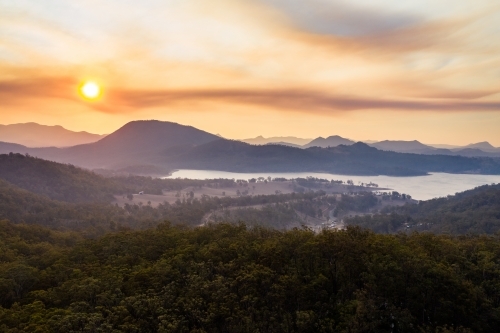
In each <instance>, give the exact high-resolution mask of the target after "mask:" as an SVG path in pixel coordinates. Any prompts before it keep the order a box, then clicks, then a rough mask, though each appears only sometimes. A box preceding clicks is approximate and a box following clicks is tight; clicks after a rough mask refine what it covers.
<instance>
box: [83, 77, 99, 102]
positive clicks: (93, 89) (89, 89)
mask: <svg viewBox="0 0 500 333" xmlns="http://www.w3.org/2000/svg"><path fill="white" fill-rule="evenodd" d="M80 93H81V94H82V95H83V97H85V98H88V99H96V98H98V97H99V96H100V95H101V87H100V86H99V85H98V84H97V83H95V82H94V81H87V82H85V83H83V84H82V86H81V87H80Z"/></svg>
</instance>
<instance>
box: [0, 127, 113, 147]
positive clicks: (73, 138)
mask: <svg viewBox="0 0 500 333" xmlns="http://www.w3.org/2000/svg"><path fill="white" fill-rule="evenodd" d="M103 137H105V135H98V134H92V133H87V132H73V131H70V130H67V129H65V128H64V127H61V126H46V125H40V124H37V123H25V124H13V125H0V141H5V142H11V143H17V144H21V145H23V146H26V147H69V146H75V145H79V144H85V143H92V142H96V141H98V140H100V139H102V138H103Z"/></svg>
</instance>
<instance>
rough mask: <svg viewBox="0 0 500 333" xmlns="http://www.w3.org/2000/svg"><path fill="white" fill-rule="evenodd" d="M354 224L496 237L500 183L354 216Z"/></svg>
mask: <svg viewBox="0 0 500 333" xmlns="http://www.w3.org/2000/svg"><path fill="white" fill-rule="evenodd" d="M348 223H349V224H351V225H358V226H361V227H364V228H369V229H372V230H373V231H375V232H381V233H392V232H397V231H402V230H419V231H431V232H434V233H446V234H457V235H460V234H462V235H463V234H468V233H472V234H495V233H498V232H499V231H500V184H496V185H485V186H480V187H477V188H475V189H473V190H469V191H465V192H461V193H457V194H456V195H454V196H448V197H446V198H437V199H432V200H427V201H421V202H419V204H418V205H415V204H406V205H405V206H402V207H387V208H386V209H385V210H383V211H382V214H378V215H374V216H363V217H355V218H352V219H349V220H348Z"/></svg>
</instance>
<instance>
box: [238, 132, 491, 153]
mask: <svg viewBox="0 0 500 333" xmlns="http://www.w3.org/2000/svg"><path fill="white" fill-rule="evenodd" d="M257 138H262V137H257ZM257 138H256V139H257ZM287 138H289V137H280V139H281V141H279V142H272V140H268V141H269V142H267V141H266V142H265V143H254V142H257V141H252V140H254V139H248V140H244V142H247V143H251V144H272V145H283V146H290V147H296V148H310V147H321V148H328V147H336V146H339V145H352V144H354V143H356V141H353V140H350V139H346V138H343V137H341V136H338V135H332V136H329V137H327V138H323V137H318V138H316V139H314V140H311V141H309V142H307V143H305V144H297V143H296V142H299V140H302V142H303V141H304V140H307V139H299V138H296V137H292V138H293V140H287ZM292 141H293V142H292ZM259 142H264V141H262V140H261V141H259ZM364 143H366V144H368V145H369V146H372V147H375V148H377V149H380V150H385V151H394V152H399V153H413V154H424V155H459V156H467V157H500V148H496V147H494V146H492V145H491V144H490V143H489V142H478V143H473V144H469V145H467V146H452V145H440V144H436V145H427V144H423V143H421V142H419V141H417V140H413V141H403V140H384V141H370V140H367V141H364Z"/></svg>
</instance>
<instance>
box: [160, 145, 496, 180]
mask: <svg viewBox="0 0 500 333" xmlns="http://www.w3.org/2000/svg"><path fill="white" fill-rule="evenodd" d="M162 163H164V164H165V165H167V166H168V167H169V168H171V169H206V170H222V171H233V172H261V171H265V172H299V171H310V172H328V173H338V174H351V175H392V176H410V175H412V176H414V175H425V174H427V173H428V172H449V173H471V172H473V173H491V174H499V173H500V161H497V160H493V159H489V158H467V157H461V156H441V155H417V154H403V153H395V152H388V151H381V150H378V149H376V148H373V147H369V146H368V145H366V144H364V143H361V142H358V143H356V144H354V145H351V146H343V145H341V146H337V147H331V148H319V147H312V148H308V149H299V148H293V147H287V146H279V145H265V146H253V145H249V144H246V143H243V142H239V141H229V140H218V141H212V142H210V143H207V144H205V145H200V146H196V147H192V148H188V147H184V148H182V149H177V148H176V149H171V150H168V151H165V154H164V156H163V162H162Z"/></svg>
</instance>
